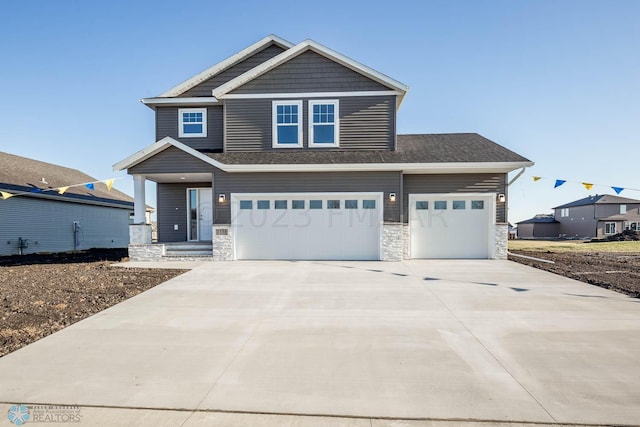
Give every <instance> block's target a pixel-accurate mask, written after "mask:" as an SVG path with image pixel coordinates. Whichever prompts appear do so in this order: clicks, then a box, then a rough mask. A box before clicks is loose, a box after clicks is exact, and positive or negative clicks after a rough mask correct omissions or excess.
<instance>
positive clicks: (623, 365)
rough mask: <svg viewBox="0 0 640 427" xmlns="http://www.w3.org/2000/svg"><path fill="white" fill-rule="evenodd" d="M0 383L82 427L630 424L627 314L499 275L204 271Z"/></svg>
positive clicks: (11, 366)
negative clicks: (64, 408)
mask: <svg viewBox="0 0 640 427" xmlns="http://www.w3.org/2000/svg"><path fill="white" fill-rule="evenodd" d="M0 379H1V380H0V402H3V403H6V404H11V403H23V404H34V403H40V404H68V405H81V406H83V407H82V408H81V409H82V414H83V416H84V418H83V419H84V420H86V421H87V422H88V424H87V425H90V424H91V425H94V424H95V423H94V422H92V421H91V420H103V421H102V422H103V423H104V424H103V425H118V423H119V420H120V421H123V420H124V421H123V422H122V423H121V424H120V425H133V424H135V425H194V426H195V425H200V424H204V423H206V424H215V425H296V426H298V425H348V426H351V425H353V426H360V425H368V426H371V425H374V426H392V425H393V426H405V425H406V426H412V427H413V426H442V427H444V426H447V427H449V426H451V425H461V421H459V420H475V421H485V422H486V423H480V424H477V423H476V424H468V425H473V426H483V427H484V426H489V425H497V422H500V421H510V422H517V423H523V424H524V423H545V424H555V423H565V424H572V423H575V424H581V423H582V424H598V423H601V424H605V423H606V424H627V425H635V424H637V423H638V420H640V381H639V380H640V300H637V299H632V298H628V297H626V296H624V295H620V294H616V293H614V292H610V291H606V290H603V289H599V288H596V287H593V286H590V285H586V284H583V283H580V282H576V281H573V280H569V279H565V278H561V277H559V276H555V275H553V274H549V273H546V272H542V271H539V270H534V269H531V268H529V267H525V266H522V265H519V264H515V263H511V262H509V261H408V262H402V263H382V262H231V263H205V264H203V265H201V266H199V267H197V268H195V269H194V270H192V271H190V272H188V273H186V274H184V275H181V276H179V277H177V278H175V279H173V280H170V281H169V282H166V283H165V284H162V285H160V286H158V287H156V288H153V289H151V290H150V291H147V292H145V293H143V294H141V295H139V296H137V297H134V298H132V299H130V300H128V301H126V302H124V303H122V304H119V305H117V306H115V307H112V308H111V309H108V310H105V311H103V312H101V313H99V314H97V315H95V316H93V317H91V318H89V319H87V320H84V321H82V322H80V323H78V324H76V325H73V326H71V327H69V328H67V329H65V330H63V331H60V332H58V333H56V334H54V335H52V336H50V337H48V338H45V339H43V340H41V341H38V342H36V343H34V344H32V345H30V346H28V347H26V348H24V349H22V350H19V351H17V352H14V353H12V354H9V355H7V356H5V357H3V358H2V359H0ZM5 407H8V406H6V405H5ZM105 407H107V408H105ZM127 408H132V409H130V410H128V409H127ZM161 409H162V410H169V411H160V410H161ZM2 410H3V409H2V408H0V411H2ZM5 413H6V412H5ZM266 414H274V415H272V416H270V415H266ZM278 414H279V416H278ZM300 415H303V416H300ZM129 416H133V417H137V418H136V419H133V420H132V419H131V418H128V417H129ZM306 416H319V417H320V418H316V417H306ZM323 416H325V417H324V418H323ZM326 416H331V417H329V418H327V417H326ZM163 419H164V420H166V422H165V421H162V420H163ZM392 419H396V420H400V421H392ZM105 420H106V421H105ZM127 420H128V421H127ZM446 420H449V422H444V421H446ZM98 424H100V423H98ZM1 425H2V424H0V426H1ZM511 425H513V424H511Z"/></svg>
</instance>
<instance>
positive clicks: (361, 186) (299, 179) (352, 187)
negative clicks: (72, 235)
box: [214, 171, 401, 224]
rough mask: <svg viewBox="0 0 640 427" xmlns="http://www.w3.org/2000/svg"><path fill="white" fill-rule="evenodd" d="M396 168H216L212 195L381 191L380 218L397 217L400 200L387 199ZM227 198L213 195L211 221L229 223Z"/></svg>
mask: <svg viewBox="0 0 640 427" xmlns="http://www.w3.org/2000/svg"><path fill="white" fill-rule="evenodd" d="M400 179H401V176H400V173H399V172H326V173H275V172H274V173H251V174H248V173H225V172H221V171H216V173H215V177H214V193H215V195H217V194H220V193H225V194H226V195H227V197H229V195H230V194H231V193H327V192H384V193H385V197H384V220H385V221H390V222H399V221H400V203H399V202H395V203H392V202H390V201H389V200H388V197H387V194H388V193H390V192H393V193H396V194H399V192H400ZM229 199H230V198H228V199H227V201H225V202H224V203H223V204H221V203H219V202H218V200H217V197H215V196H214V203H215V212H214V223H215V224H229V223H231V207H230V203H229Z"/></svg>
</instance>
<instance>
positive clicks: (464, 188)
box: [402, 173, 507, 223]
mask: <svg viewBox="0 0 640 427" xmlns="http://www.w3.org/2000/svg"><path fill="white" fill-rule="evenodd" d="M485 192H486V193H497V194H500V193H502V194H505V195H506V194H507V174H503V173H496V174H435V175H411V174H405V175H404V181H403V197H402V199H403V201H402V203H403V204H404V205H403V206H404V210H403V212H405V214H404V218H403V221H404V222H405V223H406V222H408V217H409V215H408V214H407V212H409V209H408V208H409V194H431V193H485ZM505 205H506V203H500V202H496V222H497V223H506V222H507V210H506V206H505Z"/></svg>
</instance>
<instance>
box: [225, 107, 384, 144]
mask: <svg viewBox="0 0 640 427" xmlns="http://www.w3.org/2000/svg"><path fill="white" fill-rule="evenodd" d="M301 99H302V100H303V101H304V102H303V114H302V117H303V128H302V130H303V140H304V146H305V147H308V111H309V110H308V105H309V104H308V101H309V99H308V98H301ZM339 101H340V105H339V110H340V149H343V150H349V149H377V150H390V149H393V148H394V142H395V121H396V109H395V105H396V97H395V96H362V97H344V98H339ZM271 105H272V100H271V99H230V100H227V103H226V106H225V114H226V147H225V151H226V152H233V151H262V150H272V149H273V148H272V119H271V112H272V107H271ZM320 149H322V148H320ZM276 150H277V149H276ZM284 150H292V149H287V148H285V149H284ZM313 150H318V148H313Z"/></svg>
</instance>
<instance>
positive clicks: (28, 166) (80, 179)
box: [0, 151, 133, 206]
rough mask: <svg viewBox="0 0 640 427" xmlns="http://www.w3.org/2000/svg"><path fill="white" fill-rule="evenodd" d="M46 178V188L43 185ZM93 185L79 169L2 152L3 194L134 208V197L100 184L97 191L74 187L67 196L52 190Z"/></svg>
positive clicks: (0, 184) (91, 179) (89, 178)
mask: <svg viewBox="0 0 640 427" xmlns="http://www.w3.org/2000/svg"><path fill="white" fill-rule="evenodd" d="M43 178H44V179H45V181H46V184H45V183H43V182H42V179H43ZM93 181H96V179H95V178H93V177H91V176H89V175H87V174H85V173H83V172H80V171H79V170H76V169H71V168H67V167H64V166H58V165H54V164H52V163H47V162H42V161H39V160H34V159H29V158H26V157H21V156H16V155H14V154H9V153H5V152H2V151H0V190H3V191H7V192H10V193H17V192H32V191H34V190H35V191H38V190H42V193H40V192H34V195H38V194H46V195H48V196H55V197H56V198H59V199H67V200H71V199H75V200H77V201H81V200H85V201H92V202H94V203H115V204H120V205H127V206H130V205H132V204H133V199H132V198H131V197H129V196H127V195H126V194H124V193H122V192H120V191H118V190H116V189H115V188H112V189H111V191H108V190H107V186H106V185H105V184H104V183H100V182H98V183H96V184H94V188H95V189H94V190H93V191H92V190H90V189H88V188H86V187H84V186H80V187H70V188H69V189H68V190H67V191H66V192H65V193H64V194H63V195H59V194H58V193H57V191H55V190H52V189H54V188H60V187H65V186H69V185H75V184H83V183H86V182H93ZM47 190H49V191H47ZM0 203H1V201H0Z"/></svg>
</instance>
